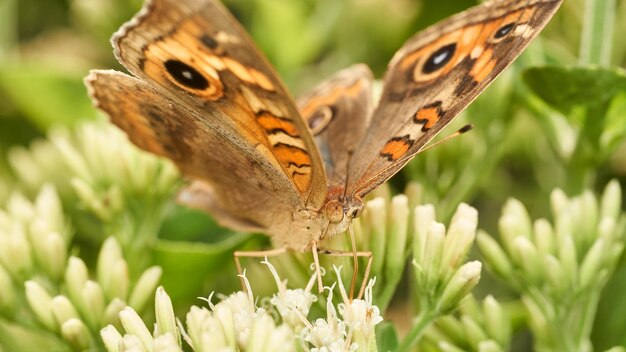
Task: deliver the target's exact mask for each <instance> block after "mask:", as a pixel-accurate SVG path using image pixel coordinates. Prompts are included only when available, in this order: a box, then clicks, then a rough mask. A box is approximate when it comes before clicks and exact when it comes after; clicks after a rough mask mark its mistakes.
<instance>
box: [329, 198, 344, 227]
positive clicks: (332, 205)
mask: <svg viewBox="0 0 626 352" xmlns="http://www.w3.org/2000/svg"><path fill="white" fill-rule="evenodd" d="M325 211H326V216H327V218H328V220H329V221H330V222H331V223H334V224H338V223H340V222H342V221H343V217H344V214H343V206H342V205H341V202H339V201H338V200H331V201H329V202H328V203H326V206H325Z"/></svg>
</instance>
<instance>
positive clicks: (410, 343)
mask: <svg viewBox="0 0 626 352" xmlns="http://www.w3.org/2000/svg"><path fill="white" fill-rule="evenodd" d="M438 316H439V312H437V311H436V310H435V309H426V310H425V311H424V312H423V313H420V315H418V316H417V318H416V319H415V323H414V324H413V327H412V328H411V331H409V333H408V334H407V335H406V337H405V338H404V339H403V340H402V343H400V345H399V346H398V347H397V348H396V349H395V352H408V351H411V350H412V348H413V347H414V346H415V345H416V344H417V342H418V341H419V339H420V337H422V335H423V334H424V331H425V330H426V328H427V327H428V326H429V325H430V324H431V323H432V322H433V320H435V319H436V318H437V317H438Z"/></svg>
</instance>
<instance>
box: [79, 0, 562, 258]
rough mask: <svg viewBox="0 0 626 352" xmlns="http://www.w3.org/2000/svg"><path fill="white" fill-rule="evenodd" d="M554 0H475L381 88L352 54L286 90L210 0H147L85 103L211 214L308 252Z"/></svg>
mask: <svg viewBox="0 0 626 352" xmlns="http://www.w3.org/2000/svg"><path fill="white" fill-rule="evenodd" d="M561 3H562V0H501V1H496V0H493V1H488V2H485V3H483V4H481V5H478V6H476V7H473V8H471V9H469V10H466V11H464V12H462V13H459V14H457V15H454V16H452V17H450V18H448V19H445V20H444V21H442V22H440V23H438V24H436V25H434V26H432V27H430V28H428V29H426V30H424V31H423V32H421V33H418V34H417V35H415V36H414V37H412V38H410V39H409V40H408V41H407V42H406V43H405V44H404V46H402V48H400V50H399V51H398V52H397V53H396V54H395V56H394V57H393V58H392V59H391V62H390V63H389V67H388V70H387V72H386V74H385V77H384V83H383V92H382V95H381V97H380V100H379V101H378V102H374V101H373V98H372V93H371V88H372V81H373V75H372V73H371V71H370V70H369V68H368V67H367V66H365V65H363V64H358V65H355V66H352V67H350V68H347V69H344V70H342V71H340V72H338V73H336V74H335V75H333V76H332V77H330V78H329V79H327V80H326V81H324V82H322V83H321V84H319V85H318V86H317V87H315V88H313V89H312V90H311V91H310V92H308V93H306V94H304V95H303V96H301V97H300V98H299V99H298V100H296V101H294V99H292V98H291V97H290V95H289V93H288V91H287V89H286V88H285V86H284V84H283V83H282V82H281V80H280V79H279V78H278V76H277V75H276V73H275V72H274V70H273V69H272V66H271V65H270V64H269V62H268V60H267V59H266V58H265V57H264V56H263V54H262V53H261V52H260V51H259V50H258V49H257V48H256V46H255V45H254V43H253V41H252V39H251V38H250V36H249V35H248V34H247V33H246V31H245V30H244V29H243V27H242V26H241V25H240V24H239V23H238V22H237V21H236V19H235V18H234V17H233V16H232V15H231V14H230V13H229V12H228V10H227V9H226V8H225V7H224V6H223V5H222V4H221V3H219V2H218V1H217V0H151V1H146V3H145V4H144V6H143V8H142V10H141V11H140V12H139V13H138V14H137V15H136V16H135V17H134V18H133V19H132V20H131V21H130V22H128V23H126V24H125V25H123V26H122V27H121V28H120V30H119V31H118V32H116V33H115V34H114V36H113V38H112V43H113V46H114V53H115V56H116V57H117V59H118V61H119V62H120V63H122V64H123V65H124V67H125V68H126V69H127V70H128V71H129V72H130V75H129V74H125V73H121V72H116V71H112V70H93V71H92V72H91V73H90V74H89V76H88V77H86V79H85V81H86V85H87V86H88V88H89V92H90V95H91V97H92V99H93V101H94V104H95V105H96V106H97V107H98V108H100V109H101V110H103V111H104V112H106V114H107V115H108V116H109V117H110V120H111V121H112V122H113V123H114V124H116V125H117V126H119V128H121V129H122V130H124V131H125V132H126V133H127V134H128V137H129V138H130V140H131V141H132V142H133V143H135V144H136V145H137V146H139V147H140V148H143V149H145V150H147V151H149V152H152V153H155V154H158V155H161V156H164V157H167V158H169V159H171V160H173V161H174V163H175V164H176V165H177V166H178V167H179V168H180V170H181V171H182V173H183V174H184V175H185V176H186V177H187V178H189V179H190V180H191V183H190V184H189V185H188V187H187V188H186V189H185V190H183V191H182V193H181V196H180V197H179V198H180V200H181V201H182V202H183V203H185V204H188V205H190V206H193V207H196V208H200V209H204V210H206V211H208V212H209V213H211V214H212V215H213V216H214V217H215V218H216V219H217V220H218V222H219V223H220V224H222V225H225V226H227V227H231V228H233V229H237V230H243V231H256V232H263V233H266V234H268V235H269V236H270V237H271V239H272V241H273V243H274V244H275V246H276V247H278V248H287V249H290V250H295V251H308V250H311V249H313V252H314V255H315V254H316V253H317V249H318V244H319V243H320V242H321V241H323V240H324V239H326V238H329V237H332V236H333V235H336V234H339V233H342V232H344V231H346V229H347V228H348V226H349V224H350V222H351V220H352V219H354V218H356V217H358V216H359V214H360V213H361V210H362V209H363V197H365V196H366V195H367V194H368V193H370V192H371V191H372V190H374V189H375V188H376V187H378V186H379V185H380V184H382V183H383V182H385V181H386V180H388V179H389V178H390V177H391V176H393V175H394V174H396V173H397V172H398V171H399V170H400V169H401V168H402V167H403V166H404V165H405V164H406V163H407V162H409V161H410V160H411V158H413V157H414V156H415V155H416V154H417V153H418V152H420V150H422V149H423V148H424V146H425V145H426V144H427V143H428V142H429V141H430V140H431V139H432V138H433V137H434V136H435V135H436V134H437V133H438V132H439V131H441V129H442V128H444V127H445V126H446V125H447V124H449V123H450V121H452V119H453V118H454V117H455V116H457V115H458V114H459V113H460V112H461V110H463V109H464V108H465V107H466V106H467V105H468V104H469V103H470V102H472V101H473V100H474V99H475V98H476V96H477V95H478V94H480V92H482V91H483V90H484V89H485V88H486V87H487V86H488V85H489V84H490V83H491V82H492V81H493V80H494V79H495V78H496V76H497V75H498V74H499V73H500V72H502V70H504V69H505V68H506V67H507V66H508V65H509V64H511V62H512V61H513V60H514V59H515V58H516V57H517V56H519V55H520V54H521V52H522V51H523V50H524V49H525V48H526V47H527V46H528V44H529V43H530V42H531V41H532V40H533V39H534V38H535V37H536V36H537V35H538V34H539V32H540V31H541V30H542V28H543V27H544V26H545V25H546V24H547V23H548V21H549V20H550V19H551V17H552V16H553V15H554V13H555V12H556V10H557V9H558V7H559V6H560V5H561Z"/></svg>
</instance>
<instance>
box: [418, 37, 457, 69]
mask: <svg viewBox="0 0 626 352" xmlns="http://www.w3.org/2000/svg"><path fill="white" fill-rule="evenodd" d="M455 51H456V43H452V44H448V45H446V46H443V47H441V48H439V49H438V50H437V51H435V52H434V53H433V54H432V55H430V57H428V59H427V60H426V62H425V63H424V66H423V67H422V73H425V74H429V73H433V72H435V71H437V70H439V69H441V68H442V67H444V66H445V65H446V64H447V63H448V62H449V61H450V60H451V59H452V57H453V56H454V52H455Z"/></svg>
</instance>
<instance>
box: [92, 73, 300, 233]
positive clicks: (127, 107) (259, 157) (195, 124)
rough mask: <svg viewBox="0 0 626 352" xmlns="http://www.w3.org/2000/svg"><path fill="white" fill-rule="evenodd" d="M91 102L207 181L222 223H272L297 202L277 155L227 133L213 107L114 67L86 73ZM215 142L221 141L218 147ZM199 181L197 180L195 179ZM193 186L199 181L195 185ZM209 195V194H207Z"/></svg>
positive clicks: (136, 138)
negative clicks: (188, 102)
mask: <svg viewBox="0 0 626 352" xmlns="http://www.w3.org/2000/svg"><path fill="white" fill-rule="evenodd" d="M86 83H87V86H88V87H89V88H90V94H91V96H92V98H93V100H94V104H95V105H96V106H97V107H99V108H100V109H102V110H104V111H105V112H106V113H107V114H108V115H109V117H110V118H111V121H112V122H113V123H115V124H116V125H118V126H119V127H120V128H122V129H123V130H124V131H126V132H127V133H128V136H129V138H130V139H131V141H132V142H133V143H135V144H136V145H137V146H139V147H141V148H142V149H145V150H147V151H149V152H152V153H155V154H158V155H161V156H165V157H167V158H169V159H171V160H173V161H174V162H175V163H176V165H177V166H178V167H179V168H180V169H181V171H182V172H183V173H184V174H185V175H187V176H189V177H192V178H196V179H201V180H203V181H205V182H207V183H209V184H210V185H219V187H210V188H209V187H208V186H207V187H205V188H204V189H205V190H210V192H208V191H207V192H203V193H202V194H199V192H198V187H194V188H193V189H192V190H193V191H194V192H193V193H188V195H195V197H193V198H189V197H187V199H184V200H185V201H187V202H189V203H194V201H197V199H198V198H199V197H200V196H201V197H204V201H206V204H194V205H196V206H198V207H205V208H210V209H211V210H216V209H217V211H216V213H217V215H218V216H217V219H218V221H220V222H221V223H222V224H224V225H228V226H232V227H235V228H239V229H244V228H245V229H249V228H257V229H260V228H263V229H267V228H271V226H273V224H274V223H275V222H276V221H275V219H274V218H275V215H276V212H281V211H283V212H288V211H290V210H291V209H292V208H293V207H294V205H295V204H299V203H300V197H299V194H298V193H296V192H294V190H293V187H291V185H290V183H289V179H288V177H287V175H285V174H284V173H283V172H282V171H281V169H280V166H279V165H278V164H277V161H276V160H274V159H272V158H266V155H267V154H268V153H269V150H267V148H265V147H264V146H254V145H252V144H246V143H241V141H240V140H238V139H237V138H238V137H236V138H225V137H224V135H223V134H222V133H224V131H223V130H222V129H220V128H219V126H215V125H212V123H213V124H214V122H212V121H213V118H214V117H215V116H214V115H212V113H211V112H203V113H202V114H200V113H199V112H198V111H195V110H192V109H190V108H188V107H186V106H184V105H181V104H178V103H176V102H175V101H173V100H171V99H170V98H168V97H166V96H164V95H163V94H161V93H160V92H158V91H157V90H155V89H154V88H153V87H152V86H151V85H149V84H147V83H145V82H144V81H142V80H140V79H137V78H134V77H131V76H128V75H126V74H123V73H120V72H115V71H92V73H91V74H90V75H89V76H88V77H87V78H86ZM216 146H219V148H218V147H216ZM198 182H199V181H198ZM196 186H197V185H196ZM208 197H210V198H208Z"/></svg>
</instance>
